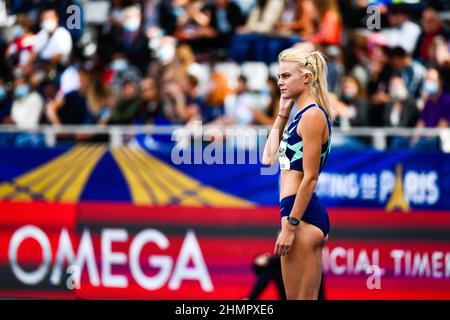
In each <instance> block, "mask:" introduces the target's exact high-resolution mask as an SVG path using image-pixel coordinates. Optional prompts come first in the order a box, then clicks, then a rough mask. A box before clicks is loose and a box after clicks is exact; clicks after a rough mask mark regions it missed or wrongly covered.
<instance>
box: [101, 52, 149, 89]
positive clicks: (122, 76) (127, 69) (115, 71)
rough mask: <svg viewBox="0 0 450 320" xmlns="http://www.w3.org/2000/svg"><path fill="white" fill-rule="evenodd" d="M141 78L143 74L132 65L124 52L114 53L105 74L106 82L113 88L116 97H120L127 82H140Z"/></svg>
mask: <svg viewBox="0 0 450 320" xmlns="http://www.w3.org/2000/svg"><path fill="white" fill-rule="evenodd" d="M141 78H142V76H141V72H140V71H139V70H138V68H136V67H135V66H134V65H132V64H131V63H130V61H129V60H128V58H127V57H126V55H125V54H124V53H123V52H116V53H114V55H113V58H112V61H111V63H110V65H109V66H108V67H107V69H106V72H105V74H104V81H105V82H106V84H108V85H110V86H111V90H112V92H113V94H114V95H115V96H116V97H117V96H119V95H120V90H121V88H122V84H123V83H124V82H125V81H127V80H129V81H134V82H139V81H140V80H141Z"/></svg>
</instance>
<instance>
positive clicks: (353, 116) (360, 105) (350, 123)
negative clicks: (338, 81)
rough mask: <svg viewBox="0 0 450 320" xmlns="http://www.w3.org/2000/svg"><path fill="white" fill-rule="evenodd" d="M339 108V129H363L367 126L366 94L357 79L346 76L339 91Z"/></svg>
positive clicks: (367, 108)
mask: <svg viewBox="0 0 450 320" xmlns="http://www.w3.org/2000/svg"><path fill="white" fill-rule="evenodd" d="M340 92H341V94H340V102H341V104H340V108H338V110H337V111H338V118H337V121H338V123H339V125H340V126H341V127H365V126H368V125H369V112H368V111H369V107H368V103H367V94H366V91H365V89H364V88H363V87H362V85H361V83H360V82H359V81H358V79H357V78H356V77H354V76H352V75H347V76H345V77H344V78H343V80H342V87H341V89H340Z"/></svg>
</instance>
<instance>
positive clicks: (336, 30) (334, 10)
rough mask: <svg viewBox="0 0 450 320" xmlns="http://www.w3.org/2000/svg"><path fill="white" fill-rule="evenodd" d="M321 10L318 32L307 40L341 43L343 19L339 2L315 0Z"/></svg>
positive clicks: (321, 42) (322, 43)
mask: <svg viewBox="0 0 450 320" xmlns="http://www.w3.org/2000/svg"><path fill="white" fill-rule="evenodd" d="M315 4H316V8H317V10H318V11H319V25H318V29H317V30H316V32H315V33H314V34H313V35H312V36H309V37H305V38H306V40H308V41H310V42H312V43H315V44H320V45H337V46H339V45H340V44H341V40H342V39H341V37H342V31H343V27H342V21H341V14H340V12H339V8H338V6H337V2H336V1H335V0H315Z"/></svg>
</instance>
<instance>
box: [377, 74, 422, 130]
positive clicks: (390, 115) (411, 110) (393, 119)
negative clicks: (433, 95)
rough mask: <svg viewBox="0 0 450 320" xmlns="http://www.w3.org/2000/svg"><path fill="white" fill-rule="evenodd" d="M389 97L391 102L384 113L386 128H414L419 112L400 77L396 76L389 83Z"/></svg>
mask: <svg viewBox="0 0 450 320" xmlns="http://www.w3.org/2000/svg"><path fill="white" fill-rule="evenodd" d="M389 95H390V97H391V102H390V103H389V104H388V105H387V108H386V110H385V113H384V126H386V127H414V126H415V125H416V123H417V121H418V119H419V110H418V109H417V105H416V102H415V100H414V99H413V98H412V97H411V96H410V95H409V92H408V89H407V88H406V84H405V81H404V80H403V79H402V77H400V76H399V75H394V76H393V77H392V78H391V80H390V81H389Z"/></svg>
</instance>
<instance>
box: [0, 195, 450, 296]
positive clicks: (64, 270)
mask: <svg viewBox="0 0 450 320" xmlns="http://www.w3.org/2000/svg"><path fill="white" fill-rule="evenodd" d="M0 212H1V214H0V273H1V275H0V295H1V296H3V297H39V298H45V297H50V298H52V297H55V298H68V299H72V298H82V299H105V298H106V299H109V298H112V299H115V298H120V299H242V298H245V297H247V296H248V295H249V294H250V292H251V289H252V286H253V285H254V282H255V280H256V275H255V274H254V272H253V269H252V263H253V261H254V258H255V256H256V255H258V254H260V253H264V252H272V250H273V246H274V243H275V238H276V234H277V232H278V227H279V218H278V209H277V208H275V207H258V208H249V209H242V208H236V209H232V208H221V209H216V208H214V209H212V208H205V207H202V208H195V207H192V208H187V207H179V206H161V207H155V206H135V205H130V204H113V203H87V204H86V203H80V204H77V205H65V204H51V203H44V202H33V203H18V202H0ZM330 220H331V226H332V230H331V233H330V240H329V242H328V244H327V246H326V247H325V249H324V251H323V265H324V293H325V298H326V299H450V245H449V244H450V235H449V232H448V230H449V227H450V214H449V213H447V212H436V211H429V212H426V211H422V212H414V213H409V214H404V213H396V212H393V213H387V212H385V211H383V210H365V209H364V210H363V209H361V210H356V209H352V210H345V209H334V210H330ZM260 298H262V299H278V298H279V296H278V292H277V290H276V287H275V286H274V284H270V285H269V287H268V289H267V290H266V291H264V293H263V295H262V296H261V297H260Z"/></svg>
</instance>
